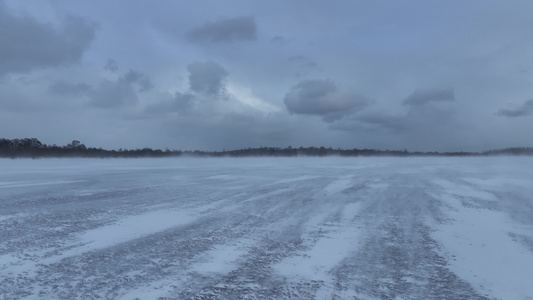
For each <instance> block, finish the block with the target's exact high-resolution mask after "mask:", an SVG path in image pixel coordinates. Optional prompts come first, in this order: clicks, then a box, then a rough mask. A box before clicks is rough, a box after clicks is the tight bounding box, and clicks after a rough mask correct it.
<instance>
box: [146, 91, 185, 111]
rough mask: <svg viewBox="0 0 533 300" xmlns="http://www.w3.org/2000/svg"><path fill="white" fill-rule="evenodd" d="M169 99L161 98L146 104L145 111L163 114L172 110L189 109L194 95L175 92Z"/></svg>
mask: <svg viewBox="0 0 533 300" xmlns="http://www.w3.org/2000/svg"><path fill="white" fill-rule="evenodd" d="M168 96H170V97H169V98H170V99H165V100H161V101H159V102H156V103H152V104H149V105H147V106H146V108H145V110H144V111H145V112H146V113H148V114H165V113H173V112H183V111H187V110H189V109H190V108H191V107H192V106H193V104H194V100H195V97H194V95H193V94H190V93H176V94H174V96H171V95H170V94H169V95H168Z"/></svg>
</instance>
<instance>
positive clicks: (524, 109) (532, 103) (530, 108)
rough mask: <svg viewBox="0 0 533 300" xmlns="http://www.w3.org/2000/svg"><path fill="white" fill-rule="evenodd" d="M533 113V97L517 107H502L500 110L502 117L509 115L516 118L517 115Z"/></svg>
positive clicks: (522, 115) (499, 113)
mask: <svg viewBox="0 0 533 300" xmlns="http://www.w3.org/2000/svg"><path fill="white" fill-rule="evenodd" d="M531 114H533V99H531V100H527V101H526V102H524V103H523V104H522V106H520V107H519V108H516V109H504V108H502V109H500V110H499V111H498V115H499V116H502V117H509V118H515V117H524V116H528V115H531Z"/></svg>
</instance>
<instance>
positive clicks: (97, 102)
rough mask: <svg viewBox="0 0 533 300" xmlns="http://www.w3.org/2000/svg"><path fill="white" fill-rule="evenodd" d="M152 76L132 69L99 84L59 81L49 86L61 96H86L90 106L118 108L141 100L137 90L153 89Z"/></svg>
mask: <svg viewBox="0 0 533 300" xmlns="http://www.w3.org/2000/svg"><path fill="white" fill-rule="evenodd" d="M152 87H153V85H152V83H151V81H150V78H149V77H148V76H147V75H146V74H144V73H141V72H138V71H134V70H130V71H128V72H127V73H125V74H123V75H121V76H120V77H118V79H116V80H109V79H104V80H102V81H101V82H100V84H98V85H97V86H92V85H90V84H88V83H68V82H64V81H58V82H55V83H52V84H51V85H50V86H49V87H48V91H49V92H50V93H52V94H56V95H61V96H78V97H79V96H84V97H87V98H88V99H89V102H88V103H87V104H88V105H89V106H93V107H99V108H117V107H121V106H126V105H133V104H136V103H137V102H138V101H139V98H138V96H137V91H136V90H138V91H139V92H144V91H147V90H150V89H152Z"/></svg>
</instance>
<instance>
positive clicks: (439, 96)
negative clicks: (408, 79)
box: [403, 88, 455, 105]
mask: <svg viewBox="0 0 533 300" xmlns="http://www.w3.org/2000/svg"><path fill="white" fill-rule="evenodd" d="M454 100H455V95H454V91H453V89H452V88H445V89H430V90H416V91H415V92H414V93H412V94H411V95H409V96H408V97H407V98H405V100H404V101H403V103H404V104H408V105H424V104H426V103H428V102H432V101H454Z"/></svg>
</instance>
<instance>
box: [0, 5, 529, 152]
mask: <svg viewBox="0 0 533 300" xmlns="http://www.w3.org/2000/svg"><path fill="white" fill-rule="evenodd" d="M532 11H533V1H530V0H523V1H521V0H514V1H501V0H499V1H494V0H484V1H481V0H467V1H464V0H445V1H444V0H435V1H422V0H413V1H394V0H387V1H384V0H376V1H358V0H354V1H351V0H350V1H348V0H346V1H344V0H335V1H311V0H310V1H299V0H295V1H281V0H279V1H243V0H235V1H233V0H227V1H214V0H213V1H204V0H195V1H140V0H129V1H103V0H94V1H81V0H28V1H16V0H0V137H3V138H11V139H12V138H25V137H35V138H38V139H39V140H41V142H43V143H47V144H57V145H66V144H68V143H69V142H71V141H72V140H79V141H81V142H82V143H84V144H85V145H86V146H88V147H103V148H107V149H119V148H124V149H137V148H144V147H150V148H160V149H166V148H168V149H181V150H194V149H199V150H209V151H219V150H223V149H239V148H248V147H261V146H266V147H288V146H292V147H300V146H303V147H309V146H317V147H320V146H325V147H333V148H345V149H352V148H375V149H382V150H386V149H391V150H392V149H395V150H396V149H398V150H403V149H407V150H409V151H482V150H488V149H495V148H505V147H514V146H533V14H531V12H532Z"/></svg>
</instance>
